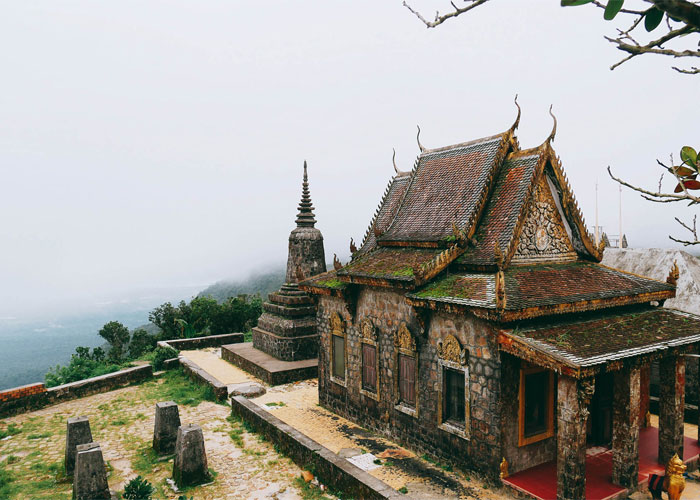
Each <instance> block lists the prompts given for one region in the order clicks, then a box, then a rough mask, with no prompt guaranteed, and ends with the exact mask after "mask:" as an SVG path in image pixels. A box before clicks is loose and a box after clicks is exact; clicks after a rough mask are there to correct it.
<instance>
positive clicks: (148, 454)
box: [131, 444, 160, 477]
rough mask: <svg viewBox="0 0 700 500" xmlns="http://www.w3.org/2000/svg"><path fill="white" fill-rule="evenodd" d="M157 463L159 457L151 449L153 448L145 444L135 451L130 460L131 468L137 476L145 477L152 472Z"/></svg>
mask: <svg viewBox="0 0 700 500" xmlns="http://www.w3.org/2000/svg"><path fill="white" fill-rule="evenodd" d="M159 461H160V457H159V456H158V453H156V451H155V450H154V449H153V446H151V445H150V444H147V445H145V446H143V447H142V448H139V449H138V450H136V453H135V454H134V458H132V460H131V466H132V467H133V469H134V471H136V473H137V474H141V475H142V476H144V477H145V476H146V475H147V474H151V473H152V472H153V468H154V467H155V466H156V465H157V464H158V462H159Z"/></svg>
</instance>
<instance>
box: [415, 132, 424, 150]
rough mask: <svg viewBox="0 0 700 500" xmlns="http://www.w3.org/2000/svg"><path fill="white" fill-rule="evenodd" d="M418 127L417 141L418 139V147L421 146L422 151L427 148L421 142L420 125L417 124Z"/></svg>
mask: <svg viewBox="0 0 700 500" xmlns="http://www.w3.org/2000/svg"><path fill="white" fill-rule="evenodd" d="M416 127H418V134H416V141H418V147H419V148H420V151H421V153H422V152H423V151H425V148H424V147H423V145H422V144H421V143H420V125H416Z"/></svg>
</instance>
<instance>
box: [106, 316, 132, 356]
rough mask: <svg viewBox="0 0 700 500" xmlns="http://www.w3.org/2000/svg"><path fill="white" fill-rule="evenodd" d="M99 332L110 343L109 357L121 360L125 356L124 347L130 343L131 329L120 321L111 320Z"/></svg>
mask: <svg viewBox="0 0 700 500" xmlns="http://www.w3.org/2000/svg"><path fill="white" fill-rule="evenodd" d="M98 333H99V335H100V337H102V338H103V339H105V340H106V341H107V342H108V343H109V353H108V356H109V359H111V360H113V361H121V360H122V359H123V358H124V348H125V347H126V345H127V344H128V343H129V337H130V335H129V329H128V328H127V327H125V326H124V325H122V324H121V323H120V322H119V321H110V322H109V323H107V324H105V326H103V327H102V329H101V330H100V331H99V332H98Z"/></svg>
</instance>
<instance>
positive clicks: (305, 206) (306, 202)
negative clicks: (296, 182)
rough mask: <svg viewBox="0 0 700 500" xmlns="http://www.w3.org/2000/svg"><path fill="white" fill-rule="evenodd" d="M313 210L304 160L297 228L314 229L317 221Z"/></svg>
mask: <svg viewBox="0 0 700 500" xmlns="http://www.w3.org/2000/svg"><path fill="white" fill-rule="evenodd" d="M313 210H314V206H313V204H312V203H311V194H310V193H309V176H308V175H307V173H306V160H304V182H303V183H302V189H301V201H300V202H299V213H298V214H297V220H296V223H297V227H314V224H316V219H315V218H314V212H313Z"/></svg>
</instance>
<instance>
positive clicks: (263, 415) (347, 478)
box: [231, 396, 406, 500]
mask: <svg viewBox="0 0 700 500" xmlns="http://www.w3.org/2000/svg"><path fill="white" fill-rule="evenodd" d="M231 412H232V413H233V415H236V416H239V417H240V418H242V419H243V420H245V421H246V422H247V423H248V424H250V425H251V426H252V427H253V429H255V431H256V432H258V433H260V434H262V435H263V436H265V437H266V438H268V439H269V440H270V441H271V442H273V443H275V445H276V446H278V447H279V449H280V450H281V451H282V453H284V454H285V455H287V456H288V457H289V458H291V459H292V460H293V461H294V462H295V463H296V464H297V465H299V466H300V467H302V468H304V469H307V470H310V471H312V472H313V473H314V475H316V476H317V477H318V480H319V481H320V482H321V483H323V484H325V485H326V486H328V487H330V488H331V490H335V491H342V492H343V496H344V497H345V496H348V497H349V498H363V499H385V498H386V499H392V500H398V499H405V498H406V497H405V496H404V495H401V494H400V493H398V492H397V491H396V490H394V489H393V488H391V487H390V486H389V485H387V484H386V483H384V482H382V481H380V480H379V479H377V478H376V477H374V476H371V475H370V474H368V473H366V472H365V471H363V470H362V469H360V468H359V467H356V466H355V465H353V464H351V463H350V462H348V461H347V460H345V459H344V458H340V457H339V456H338V455H336V454H335V453H333V452H332V451H331V450H329V449H328V448H326V447H324V446H321V445H320V444H318V443H317V442H316V441H314V440H312V439H311V438H309V437H308V436H306V435H305V434H302V433H301V432H299V431H298V430H296V429H294V428H293V427H291V426H289V425H287V424H285V423H284V422H282V421H281V420H280V419H278V418H277V417H275V416H273V415H271V414H270V413H269V412H267V411H265V410H264V409H262V408H260V407H259V406H258V405H256V404H255V403H252V402H250V401H248V400H247V399H246V398H244V397H242V396H236V397H234V398H232V399H231Z"/></svg>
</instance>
